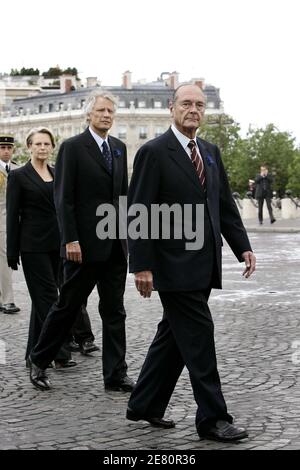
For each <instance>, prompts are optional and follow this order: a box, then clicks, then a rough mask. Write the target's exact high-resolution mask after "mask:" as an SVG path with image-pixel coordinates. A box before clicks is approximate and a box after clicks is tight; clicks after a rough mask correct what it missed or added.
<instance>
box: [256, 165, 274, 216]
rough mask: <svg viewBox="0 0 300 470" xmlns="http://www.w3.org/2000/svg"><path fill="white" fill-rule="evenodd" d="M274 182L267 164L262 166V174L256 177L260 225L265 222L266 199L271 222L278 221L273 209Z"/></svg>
mask: <svg viewBox="0 0 300 470" xmlns="http://www.w3.org/2000/svg"><path fill="white" fill-rule="evenodd" d="M272 183H273V177H272V175H271V174H270V173H269V171H268V167H267V166H266V165H262V166H261V167H260V174H259V175H256V178H255V198H256V199H257V201H258V221H259V223H260V225H262V223H263V205H264V201H266V203H267V208H268V211H269V217H270V223H271V224H273V223H274V222H276V219H275V217H274V215H273V210H272V195H273V193H272Z"/></svg>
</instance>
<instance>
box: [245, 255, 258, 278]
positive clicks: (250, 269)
mask: <svg viewBox="0 0 300 470" xmlns="http://www.w3.org/2000/svg"><path fill="white" fill-rule="evenodd" d="M242 258H243V260H244V261H245V265H246V269H245V271H244V272H243V276H245V277H246V278H248V277H250V276H251V274H252V273H254V271H255V268H256V257H255V255H254V254H253V253H252V251H244V253H242Z"/></svg>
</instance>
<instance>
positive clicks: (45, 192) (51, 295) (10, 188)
mask: <svg viewBox="0 0 300 470" xmlns="http://www.w3.org/2000/svg"><path fill="white" fill-rule="evenodd" d="M26 145H27V148H28V150H29V152H30V157H31V158H30V161H29V162H28V163H26V165H24V166H22V167H20V168H18V169H16V170H14V171H12V172H10V174H9V177H8V184H7V214H6V218H7V263H8V266H9V267H10V268H11V269H15V270H17V269H18V264H19V263H20V260H19V258H20V255H21V260H22V266H23V271H24V276H25V280H26V284H27V288H28V291H29V295H30V298H31V302H32V307H31V315H30V323H29V334H28V342H27V349H26V354H25V359H26V361H27V359H28V357H29V354H30V352H31V351H32V349H33V348H34V346H35V345H36V343H37V341H38V338H39V335H40V332H41V329H42V326H43V323H44V321H45V319H46V317H47V315H48V312H49V309H50V307H51V306H52V304H53V303H54V302H55V301H56V300H57V297H58V287H59V275H60V269H61V265H60V262H61V261H60V254H59V248H60V237H59V230H58V223H57V218H56V212H55V206H54V199H53V178H54V170H53V168H52V167H51V166H50V165H49V164H48V159H49V156H50V155H51V153H52V151H53V149H54V146H55V140H54V136H53V134H52V132H51V131H50V130H49V129H46V128H37V129H32V130H31V131H30V132H29V134H28V136H27V138H26ZM53 359H54V361H55V366H56V368H57V369H61V368H66V367H73V366H75V365H76V362H75V361H73V360H72V358H71V354H70V352H69V351H67V350H66V348H63V347H62V348H60V350H59V351H58V352H57V354H56V355H55V357H54V358H53ZM50 362H51V361H50ZM50 362H49V364H50Z"/></svg>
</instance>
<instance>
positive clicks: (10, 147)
mask: <svg viewBox="0 0 300 470" xmlns="http://www.w3.org/2000/svg"><path fill="white" fill-rule="evenodd" d="M13 153H14V137H13V136H12V135H3V134H1V135H0V312H2V313H8V314H10V313H17V312H19V311H20V309H19V308H18V307H17V306H16V305H15V303H14V293H13V283H12V270H11V268H9V267H8V266H7V260H6V186H7V177H8V174H9V172H10V171H12V170H15V169H16V168H18V165H17V164H16V163H15V162H13V161H12V156H13Z"/></svg>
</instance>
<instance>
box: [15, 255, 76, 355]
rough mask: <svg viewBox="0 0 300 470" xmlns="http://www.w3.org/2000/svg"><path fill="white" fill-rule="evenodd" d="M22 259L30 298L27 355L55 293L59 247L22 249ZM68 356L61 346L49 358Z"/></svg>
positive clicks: (56, 288) (55, 297)
mask: <svg viewBox="0 0 300 470" xmlns="http://www.w3.org/2000/svg"><path fill="white" fill-rule="evenodd" d="M21 259H22V266H23V271H24V276H25V280H26V284H27V288H28V291H29V295H30V298H31V315H30V323H29V333H28V342H27V349H26V355H25V359H27V357H28V356H29V354H30V353H31V351H32V349H33V348H34V346H35V345H36V344H37V342H38V339H39V336H40V333H41V330H42V327H43V324H44V322H45V319H46V318H47V315H48V313H49V310H50V307H51V306H52V305H53V303H54V302H55V301H56V300H57V297H58V278H59V270H60V257H59V252H58V251H52V252H49V253H21ZM70 358H71V354H70V352H69V351H68V350H67V349H66V348H65V347H63V346H62V347H61V348H60V349H59V350H58V352H57V354H56V355H55V356H54V358H52V359H56V360H58V361H65V360H68V359H70ZM50 362H51V361H49V363H50ZM49 363H48V364H49Z"/></svg>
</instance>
